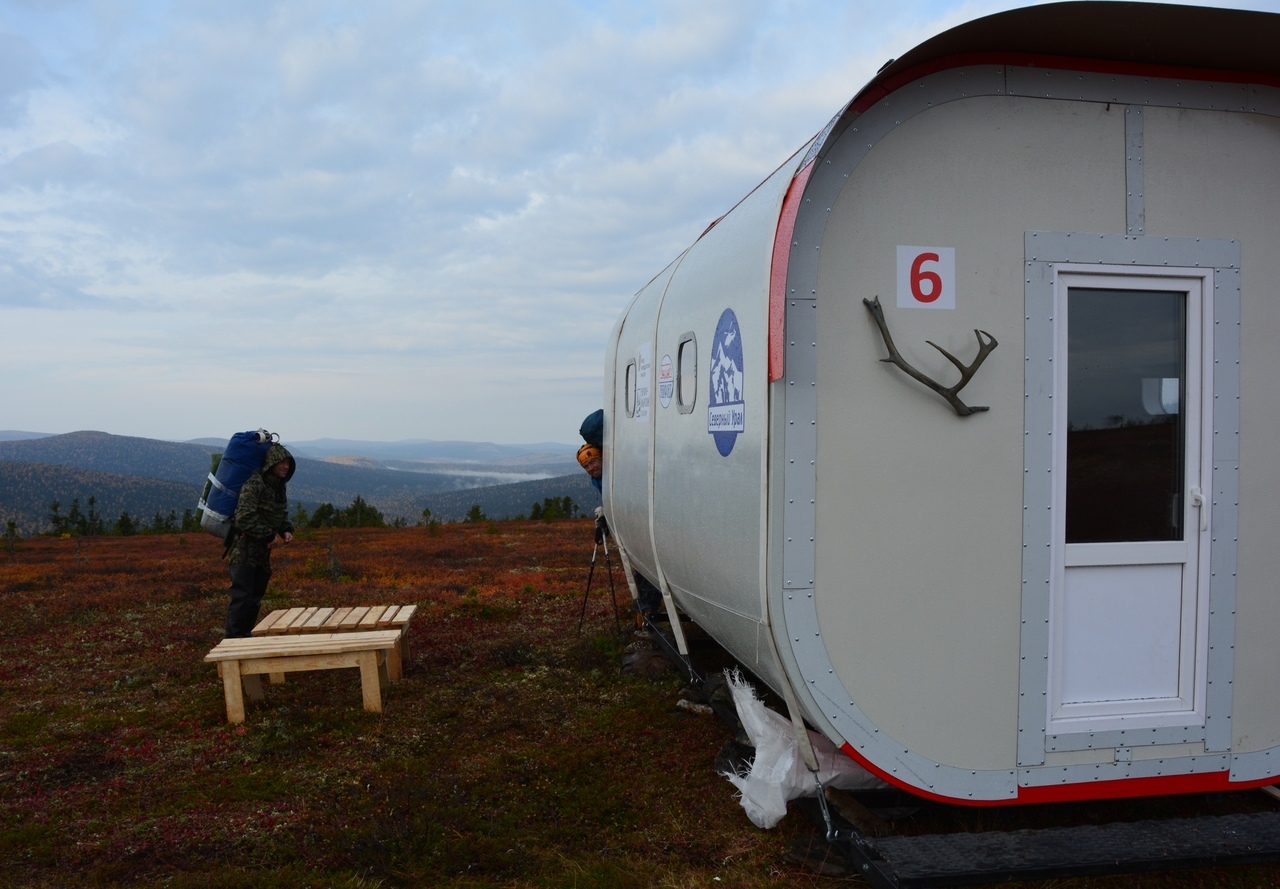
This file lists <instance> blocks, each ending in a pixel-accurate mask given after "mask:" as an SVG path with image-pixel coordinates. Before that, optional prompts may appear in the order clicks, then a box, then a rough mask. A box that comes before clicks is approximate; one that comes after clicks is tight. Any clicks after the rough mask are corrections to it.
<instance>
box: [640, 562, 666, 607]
mask: <svg viewBox="0 0 1280 889" xmlns="http://www.w3.org/2000/svg"><path fill="white" fill-rule="evenodd" d="M632 576H633V577H634V578H635V581H636V594H637V595H636V611H639V612H641V613H643V614H661V613H662V611H663V609H664V608H665V607H666V606H665V605H664V604H663V601H662V590H660V589H658V588H657V587H656V586H654V585H653V584H651V583H650V582H649V581H648V579H647V578H646V577H645V576H644V575H643V574H641V573H640V572H639V571H635V572H633V573H632Z"/></svg>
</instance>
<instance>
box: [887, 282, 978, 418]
mask: <svg viewBox="0 0 1280 889" xmlns="http://www.w3.org/2000/svg"><path fill="white" fill-rule="evenodd" d="M862 304H863V305H864V306H866V307H867V311H868V312H870V313H871V317H872V318H874V319H875V322H876V326H877V327H879V328H880V335H881V336H882V337H884V344H885V346H887V347H888V349H889V357H888V358H881V359H880V360H881V361H887V362H888V363H890V364H892V365H894V366H896V367H898V368H899V369H900V370H902V372H903V373H905V374H907V375H908V376H909V377H912V378H913V379H916V380H919V381H920V382H921V383H924V384H925V385H926V386H928V387H929V388H930V389H932V390H933V391H934V392H937V393H938V394H939V395H941V396H942V397H943V398H945V399H946V401H947V404H949V405H951V406H952V407H953V408H955V411H956V413H957V414H959V415H960V416H962V417H967V416H969V415H970V414H976V413H977V412H978V411H985V410H987V406H986V405H973V406H972V407H970V406H969V405H967V404H965V403H964V402H963V401H961V400H960V398H959V397H958V396H957V395H956V393H957V392H959V391H960V390H961V389H963V388H964V387H965V386H966V385H967V384H968V382H969V381H970V380H972V379H973V375H974V373H976V372H977V370H978V367H979V366H980V365H981V364H982V362H983V361H986V360H987V356H988V355H990V354H991V352H992V350H993V349H995V347H996V346H998V345H1000V344H999V343H997V342H996V338H995V337H993V336H992V335H991V334H989V333H987V332H986V331H985V330H978V329H976V328H975V329H974V331H973V333H974V335H975V336H976V337H977V338H978V355H977V357H976V358H974V359H973V363H972V364H968V365H965V364H964V363H962V362H961V361H960V359H958V358H956V357H955V356H954V355H952V354H951V353H950V352H948V351H947V350H946V349H944V348H942V347H941V346H939V345H938V344H937V343H935V342H933V341H932V340H925V342H926V343H928V344H929V345H931V346H933V347H934V348H935V349H937V350H938V351H939V352H941V353H942V354H943V356H944V357H945V358H946V359H947V360H948V361H950V362H951V363H952V364H954V365H955V366H956V368H957V369H959V371H960V382H958V383H956V384H955V385H954V386H944V385H942V384H941V383H939V382H937V381H936V380H932V379H930V378H929V377H927V376H925V375H924V374H922V373H921V372H920V371H918V370H916V369H915V368H914V367H912V366H911V365H910V364H908V363H907V360H906V359H905V358H903V357H902V355H901V354H900V353H899V352H898V349H897V347H895V346H894V345H893V337H892V336H890V335H889V325H888V324H886V323H885V320H884V309H882V308H881V307H880V297H879V296H877V297H876V298H875V299H873V300H871V299H864V300H863V301H862Z"/></svg>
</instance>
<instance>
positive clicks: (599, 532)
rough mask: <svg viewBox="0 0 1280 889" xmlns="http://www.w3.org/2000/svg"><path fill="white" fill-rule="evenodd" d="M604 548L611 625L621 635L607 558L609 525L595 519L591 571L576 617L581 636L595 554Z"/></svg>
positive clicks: (599, 518) (589, 595)
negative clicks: (611, 611)
mask: <svg viewBox="0 0 1280 889" xmlns="http://www.w3.org/2000/svg"><path fill="white" fill-rule="evenodd" d="M601 547H603V548H604V565H605V571H606V572H607V573H608V575H609V598H610V599H612V600H613V624H614V627H615V628H616V629H617V631H618V635H619V636H621V635H622V620H621V618H620V617H619V616H618V595H617V593H616V592H615V590H614V587H613V562H612V561H611V560H610V558H609V525H608V524H607V523H606V522H605V520H604V517H603V516H601V517H598V518H597V519H596V542H595V545H594V546H593V547H591V570H589V571H588V572H587V588H586V590H584V591H583V593H582V612H581V613H580V614H579V615H578V635H579V636H581V635H582V621H583V620H584V619H585V618H586V616H587V599H589V598H590V597H591V579H592V577H594V576H595V573H596V554H597V553H598V552H599V551H600V548H601Z"/></svg>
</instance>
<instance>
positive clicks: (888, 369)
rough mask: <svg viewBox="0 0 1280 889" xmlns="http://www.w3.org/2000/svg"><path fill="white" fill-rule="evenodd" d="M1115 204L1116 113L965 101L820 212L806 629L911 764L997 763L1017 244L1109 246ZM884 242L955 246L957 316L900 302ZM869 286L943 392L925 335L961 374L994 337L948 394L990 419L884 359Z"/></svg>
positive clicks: (1015, 388)
mask: <svg viewBox="0 0 1280 889" xmlns="http://www.w3.org/2000/svg"><path fill="white" fill-rule="evenodd" d="M871 113H874V112H869V114H871ZM842 138H843V139H857V138H858V136H857V135H856V134H855V133H846V134H845V135H844V136H843V137H842ZM839 151H840V149H839V147H838V146H836V147H833V148H832V149H831V151H830V152H829V153H828V155H827V156H828V158H835V157H836V156H838V154H839ZM836 163H838V161H836ZM1125 207H1126V204H1125V130H1124V117H1123V109H1122V108H1120V107H1118V106H1112V107H1111V108H1107V107H1106V106H1105V105H1101V104H1093V103H1072V102H1061V101H1045V100H1037V99H1024V98H1006V97H981V98H971V99H965V100H960V101H954V102H950V103H947V104H944V105H941V106H938V107H934V108H932V109H930V110H928V111H926V112H923V113H921V114H919V115H917V116H915V117H914V118H912V119H910V120H908V121H905V122H904V123H903V124H902V125H901V126H898V127H896V128H895V129H894V130H893V131H892V132H890V133H889V134H888V135H887V136H886V137H885V138H883V139H882V140H881V141H880V142H878V143H877V144H876V145H875V147H874V149H873V150H872V151H871V152H870V153H869V154H868V155H867V157H866V158H865V159H863V160H862V161H861V162H860V163H859V164H858V165H857V167H856V168H855V169H854V171H853V172H852V174H851V175H850V177H849V182H848V184H847V185H846V186H845V187H844V189H843V191H842V193H841V195H840V198H839V200H838V201H837V203H836V204H835V206H833V207H832V209H831V213H830V221H829V222H828V224H827V228H826V232H825V234H824V237H823V241H822V249H821V260H820V265H819V292H818V312H819V319H818V331H819V333H818V337H819V341H818V355H819V368H818V386H819V398H818V452H817V456H818V475H817V490H818V502H817V512H816V517H817V528H818V539H817V541H816V547H817V548H816V578H815V581H816V582H815V588H816V592H815V597H816V600H817V611H818V617H819V621H820V624H821V626H822V627H823V634H824V637H825V639H826V648H827V651H828V654H829V655H830V658H831V661H832V664H833V666H834V667H835V669H836V672H837V674H838V675H839V677H840V679H841V681H842V682H843V684H844V686H845V688H846V689H847V690H848V691H849V693H850V696H851V698H852V699H853V700H854V702H855V703H856V704H857V706H858V707H859V708H861V709H862V711H863V712H864V713H865V714H866V715H867V717H868V718H869V719H870V721H871V722H872V723H874V724H875V725H876V726H877V727H878V728H879V729H880V730H882V731H884V732H886V733H887V734H888V735H889V736H891V737H892V738H893V739H894V740H895V741H896V742H897V743H899V744H901V745H902V746H903V747H904V748H906V749H910V750H912V751H913V752H916V753H919V754H921V755H923V756H924V757H926V758H931V759H935V760H936V761H939V762H944V763H948V764H951V765H955V766H959V767H962V768H973V769H1007V768H1011V767H1013V766H1014V764H1015V763H1016V741H1017V726H1018V701H1019V690H1018V676H1019V621H1020V604H1021V596H1022V590H1021V559H1022V552H1021V550H1022V523H1023V515H1022V513H1023V509H1022V506H1023V491H1022V482H1023V478H1022V476H1023V453H1022V449H1023V436H1024V431H1023V430H1024V426H1023V398H1024V395H1023V365H1024V361H1023V356H1024V351H1023V342H1022V341H1023V316H1024V312H1023V292H1024V291H1023V279H1024V276H1023V233H1024V232H1025V231H1027V230H1036V229H1047V230H1056V231H1071V230H1075V231H1090V232H1119V233H1123V232H1124V230H1125ZM898 245H910V246H928V247H952V248H954V249H955V257H956V278H957V286H956V292H957V297H956V308H955V309H954V310H931V309H899V308H897V305H896V297H895V293H896V282H895V274H896V262H895V259H896V247H897V246H898ZM876 295H878V296H879V297H880V301H881V303H882V305H883V306H884V312H885V316H886V318H887V320H888V324H889V329H890V331H891V333H892V335H893V337H894V340H895V343H896V344H897V346H898V348H899V350H900V351H901V352H902V353H903V354H904V356H905V357H906V358H907V360H908V361H910V362H911V363H912V364H914V365H915V366H916V367H918V368H920V369H921V370H923V371H925V372H926V373H929V374H930V375H931V376H933V377H934V378H935V379H938V380H941V381H944V383H945V384H948V385H949V384H950V383H952V382H953V381H954V380H955V379H957V377H958V372H957V371H956V370H955V369H954V368H953V367H952V366H951V365H950V364H949V363H948V362H947V361H946V360H945V359H944V358H943V357H942V356H941V355H940V354H938V353H937V352H936V351H935V350H934V349H933V348H932V347H930V346H929V345H927V344H926V342H925V341H926V340H932V341H934V342H936V343H938V344H939V345H940V346H942V347H943V348H945V349H947V350H948V351H949V352H951V353H952V354H954V355H956V356H957V357H958V358H960V359H961V360H962V361H966V362H967V361H969V360H971V359H972V357H973V356H974V355H975V354H976V352H977V341H976V339H975V337H974V333H973V330H974V328H979V329H982V330H984V331H987V332H989V333H991V334H992V335H993V336H995V337H996V339H997V340H998V341H999V346H998V347H997V348H996V350H995V351H994V352H993V353H992V354H991V355H990V356H989V357H988V358H987V360H986V362H985V364H984V365H983V366H982V367H981V369H980V370H979V371H978V372H977V374H976V376H975V377H974V379H973V381H972V382H971V383H970V384H969V385H968V386H967V387H966V388H965V389H964V390H962V391H961V393H960V397H961V398H962V399H963V400H964V401H965V402H966V403H968V404H982V405H989V406H990V410H989V411H988V412H985V413H980V414H977V415H974V416H970V417H959V416H957V415H956V414H955V412H954V411H953V410H952V409H951V408H950V407H949V406H948V405H947V404H946V403H945V402H944V401H943V400H942V399H940V398H939V397H938V396H937V395H935V394H934V393H932V392H930V391H928V390H927V389H925V388H924V387H923V386H921V385H920V384H919V383H917V382H915V381H913V380H911V379H910V378H908V377H907V376H906V375H905V374H903V373H902V372H901V371H899V370H898V369H896V368H894V367H892V366H891V365H888V364H885V363H881V361H880V359H881V358H882V357H884V356H885V355H886V354H887V352H886V350H885V347H884V345H883V342H882V340H881V338H880V334H879V332H878V330H877V328H876V326H875V324H874V322H873V321H872V319H871V317H870V315H869V314H868V312H867V310H866V308H865V307H864V306H863V304H862V299H863V298H864V297H865V298H871V297H873V296H876ZM834 640H839V642H838V643H836V642H835V641H834Z"/></svg>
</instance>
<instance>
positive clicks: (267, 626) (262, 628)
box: [251, 608, 286, 636]
mask: <svg viewBox="0 0 1280 889" xmlns="http://www.w3.org/2000/svg"><path fill="white" fill-rule="evenodd" d="M285 611H286V609H284V608H278V609H276V610H275V611H273V612H271V613H270V614H268V615H267V616H266V617H264V618H263V619H262V620H260V621H258V625H257V626H256V627H254V628H253V630H252V631H251V632H252V633H253V634H254V635H255V636H257V635H260V634H262V633H267V632H270V630H271V627H272V625H273V624H275V622H276V621H278V620H279V619H280V618H282V617H284V615H285Z"/></svg>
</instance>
